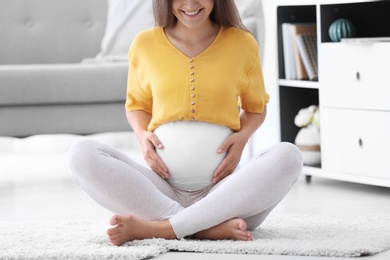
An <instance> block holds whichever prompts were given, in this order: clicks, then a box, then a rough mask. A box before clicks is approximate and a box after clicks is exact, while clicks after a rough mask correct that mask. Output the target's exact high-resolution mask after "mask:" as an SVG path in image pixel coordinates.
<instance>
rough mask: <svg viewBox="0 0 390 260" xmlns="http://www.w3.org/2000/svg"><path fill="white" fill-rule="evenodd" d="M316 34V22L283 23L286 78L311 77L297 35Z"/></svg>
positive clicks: (301, 78)
mask: <svg viewBox="0 0 390 260" xmlns="http://www.w3.org/2000/svg"><path fill="white" fill-rule="evenodd" d="M301 34H316V25H315V24H314V23H283V24H282V43H283V58H284V71H285V78H286V79H298V80H303V79H309V75H308V72H307V70H306V67H305V65H304V63H303V59H302V57H301V54H300V53H299V50H298V43H297V36H298V35H301Z"/></svg>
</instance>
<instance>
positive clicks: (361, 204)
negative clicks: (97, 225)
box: [0, 176, 390, 260]
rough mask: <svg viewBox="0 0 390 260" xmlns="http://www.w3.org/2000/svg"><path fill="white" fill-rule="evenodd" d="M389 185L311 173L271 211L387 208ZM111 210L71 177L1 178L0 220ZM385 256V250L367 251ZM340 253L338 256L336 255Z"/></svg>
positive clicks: (191, 258) (101, 215) (86, 215)
mask: <svg viewBox="0 0 390 260" xmlns="http://www.w3.org/2000/svg"><path fill="white" fill-rule="evenodd" d="M389 202H390V188H383V187H376V186H367V185H361V184H354V183H347V182H341V181H334V180H329V179H324V178H319V177H315V178H313V179H312V182H311V183H310V184H307V183H306V182H305V179H304V176H302V178H300V179H299V180H298V182H297V183H296V185H295V186H294V187H293V189H292V190H291V192H290V193H289V194H288V195H287V196H286V197H285V199H284V200H283V201H282V202H281V203H280V204H279V206H278V207H277V208H276V209H275V211H274V212H283V213H319V214H320V213H322V212H324V213H325V212H326V213H336V214H337V213H338V212H345V211H349V212H352V213H356V214H385V215H387V214H390V203H389ZM110 216H111V213H110V212H108V211H106V210H105V209H103V208H101V207H100V206H98V205H96V204H95V202H94V201H92V200H91V199H90V198H89V197H88V196H87V195H86V194H85V193H84V192H83V191H82V190H80V189H79V188H78V187H77V186H76V185H74V184H73V183H72V181H71V180H70V179H66V178H65V179H61V180H57V181H50V183H47V182H39V181H37V182H34V183H33V184H32V183H31V182H29V183H18V184H12V182H8V183H1V182H0V221H4V220H27V219H28V220H37V219H40V220H45V219H80V218H83V219H99V220H101V219H103V220H106V219H108V218H109V217H110ZM368 258H369V259H390V251H388V252H385V253H382V254H379V255H376V256H373V257H368ZM155 259H157V260H168V259H169V260H176V259H177V260H179V259H187V260H197V259H202V260H207V259H213V260H219V259H227V260H229V259H240V260H241V259H243V260H245V259H248V260H254V259H284V260H291V259H306V260H312V259H321V260H324V259H328V258H324V257H318V258H316V257H292V256H253V255H239V257H238V256H237V255H217V254H198V253H178V252H170V253H167V254H164V255H161V256H159V257H157V258H155ZM339 259H340V258H339Z"/></svg>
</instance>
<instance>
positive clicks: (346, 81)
mask: <svg viewBox="0 0 390 260" xmlns="http://www.w3.org/2000/svg"><path fill="white" fill-rule="evenodd" d="M278 3H279V5H278V8H277V16H278V18H277V25H278V26H277V27H278V55H279V57H278V61H279V79H278V83H279V99H280V119H281V134H282V136H281V139H282V141H289V142H294V138H295V136H296V133H297V132H298V131H299V128H297V127H296V126H295V125H294V117H295V115H296V114H297V112H298V111H299V109H300V108H303V107H307V106H309V105H312V104H316V105H319V107H320V111H321V161H322V163H321V165H320V166H318V167H308V166H306V167H304V174H306V175H307V176H321V177H327V178H334V179H339V180H345V181H351V182H359V183H366V184H372V185H380V186H386V187H390V26H388V24H390V16H389V15H388V11H389V10H390V1H369V0H367V1H364V0H363V1H350V0H344V1H343V0H328V1H325V0H323V1H321V0H317V1H306V0H301V1H299V0H296V1H287V0H279V1H278ZM339 18H346V19H349V20H350V21H351V22H352V23H353V24H354V26H355V27H356V30H357V35H356V36H355V37H356V40H354V41H349V42H332V41H331V39H330V37H329V33H328V30H329V27H330V25H331V24H332V22H334V21H335V20H337V19H339ZM373 18H374V19H373ZM286 22H287V23H302V22H303V23H313V22H315V23H316V24H317V50H318V75H319V78H318V82H314V83H312V82H310V83H309V81H299V80H293V81H291V80H290V81H289V80H285V74H284V59H283V45H282V32H281V31H282V30H281V28H282V24H283V23H286ZM308 86H309V87H308Z"/></svg>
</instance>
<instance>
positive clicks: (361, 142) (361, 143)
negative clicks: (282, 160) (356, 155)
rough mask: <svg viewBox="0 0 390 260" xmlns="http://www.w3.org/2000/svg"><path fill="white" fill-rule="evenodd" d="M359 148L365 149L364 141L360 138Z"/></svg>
mask: <svg viewBox="0 0 390 260" xmlns="http://www.w3.org/2000/svg"><path fill="white" fill-rule="evenodd" d="M359 146H360V148H363V140H362V139H361V138H359Z"/></svg>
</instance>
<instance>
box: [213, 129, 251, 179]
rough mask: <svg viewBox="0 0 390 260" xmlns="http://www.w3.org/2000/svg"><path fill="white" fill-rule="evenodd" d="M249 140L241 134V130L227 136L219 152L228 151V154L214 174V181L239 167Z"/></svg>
mask: <svg viewBox="0 0 390 260" xmlns="http://www.w3.org/2000/svg"><path fill="white" fill-rule="evenodd" d="M247 141H248V139H247V137H244V136H243V135H241V134H240V132H237V133H233V134H231V135H230V136H229V137H228V138H226V140H225V141H224V142H223V144H222V145H221V147H220V148H219V149H218V153H220V154H222V153H225V152H226V153H227V154H226V156H225V158H224V159H223V161H222V162H221V164H220V165H219V166H218V168H217V169H216V170H215V172H214V174H213V183H218V182H219V181H221V180H222V179H223V178H225V177H226V176H228V175H230V174H231V173H232V172H233V171H234V170H235V169H236V168H237V165H238V163H239V162H240V160H241V155H242V152H243V150H244V148H245V145H246V143H247Z"/></svg>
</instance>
